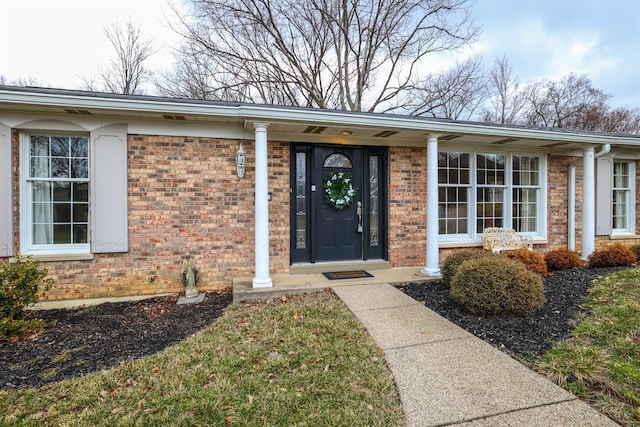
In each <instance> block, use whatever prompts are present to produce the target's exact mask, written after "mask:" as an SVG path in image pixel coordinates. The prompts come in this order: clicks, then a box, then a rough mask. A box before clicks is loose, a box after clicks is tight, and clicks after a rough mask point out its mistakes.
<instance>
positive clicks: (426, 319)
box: [332, 283, 618, 427]
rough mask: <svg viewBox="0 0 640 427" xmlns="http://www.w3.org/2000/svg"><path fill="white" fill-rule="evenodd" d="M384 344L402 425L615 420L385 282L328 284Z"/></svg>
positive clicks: (579, 423)
mask: <svg viewBox="0 0 640 427" xmlns="http://www.w3.org/2000/svg"><path fill="white" fill-rule="evenodd" d="M332 288H333V289H334V291H335V293H336V294H337V295H338V296H339V297H340V298H341V299H342V301H344V302H345V304H346V305H347V306H348V307H349V309H350V310H351V311H352V312H353V313H354V314H355V316H356V317H357V318H358V319H359V320H360V321H361V322H362V324H363V325H364V326H365V327H366V328H367V330H368V331H369V333H370V334H371V336H372V337H373V339H374V340H375V341H376V343H377V344H378V345H379V346H380V347H381V348H382V349H383V350H384V354H385V358H386V360H387V363H388V365H389V368H390V369H391V372H392V373H393V376H394V378H395V381H396V385H397V387H398V390H399V393H400V399H401V401H402V406H403V408H404V411H405V415H406V424H407V426H421V427H423V426H448V425H461V426H541V427H542V426H544V427H548V426H580V427H584V426H617V425H618V424H616V423H615V422H613V421H611V420H610V419H609V418H607V417H605V416H604V415H602V414H600V413H599V412H597V411H596V410H594V409H592V408H591V407H589V406H588V405H587V404H585V403H583V402H582V401H580V400H578V399H577V398H576V397H575V396H573V395H572V394H570V393H568V392H566V391H564V390H563V389H562V388H560V387H558V386H556V385H555V384H553V383H552V382H550V381H549V380H547V379H545V378H543V377H542V376H540V375H538V374H536V373H535V372H533V371H531V370H530V369H528V368H527V367H525V366H524V365H522V364H520V363H519V362H517V361H515V360H514V359H512V358H511V357H509V356H507V355H506V354H504V353H502V352H501V351H499V350H497V349H495V348H494V347H492V346H491V345H489V344H487V343H485V342H484V341H482V340H481V339H479V338H476V337H475V336H473V335H472V334H470V333H468V332H466V331H465V330H464V329H462V328H460V327H458V326H456V325H454V324H453V323H451V322H449V321H448V320H446V319H444V318H443V317H441V316H439V315H437V314H436V313H434V312H433V311H431V310H429V309H428V308H426V307H425V306H424V305H422V304H420V303H419V302H417V301H415V300H414V299H413V298H411V297H409V296H407V295H405V294H404V293H402V292H401V291H399V290H397V289H396V288H394V287H392V286H391V285H388V284H380V283H378V284H370V283H367V284H352V283H351V284H344V285H341V284H335V283H334V284H332Z"/></svg>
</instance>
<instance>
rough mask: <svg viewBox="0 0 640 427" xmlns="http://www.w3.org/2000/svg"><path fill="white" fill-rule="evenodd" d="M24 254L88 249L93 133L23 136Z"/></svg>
mask: <svg viewBox="0 0 640 427" xmlns="http://www.w3.org/2000/svg"><path fill="white" fill-rule="evenodd" d="M22 153H23V154H24V155H23V156H22V158H23V159H24V162H23V163H22V168H21V170H22V176H23V184H24V187H23V191H24V194H23V196H22V202H23V204H24V205H23V212H24V214H25V215H24V216H23V217H22V218H23V220H22V232H21V251H22V252H23V253H24V254H33V255H40V254H73V253H89V251H90V247H89V241H90V234H89V224H90V221H89V219H90V218H89V210H90V209H89V187H90V182H89V176H90V175H89V167H90V164H89V138H88V136H82V135H45V134H25V135H24V136H23V138H22Z"/></svg>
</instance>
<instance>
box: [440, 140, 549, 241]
mask: <svg viewBox="0 0 640 427" xmlns="http://www.w3.org/2000/svg"><path fill="white" fill-rule="evenodd" d="M544 164H545V162H544V156H539V155H524V154H513V153H485V152H479V151H476V152H469V153H461V152H440V153H438V190H439V191H438V210H439V233H440V240H441V241H443V242H452V243H453V242H456V243H457V242H459V243H464V242H465V241H466V242H477V241H479V240H480V239H481V235H482V233H483V231H484V229H485V228H487V227H509V228H513V229H514V230H516V231H517V232H519V233H525V234H527V235H531V236H534V237H540V238H544V237H545V229H546V226H545V224H546V212H545V209H546V205H545V203H544V197H546V196H545V194H544V191H545V189H544V182H543V180H544V172H543V168H544Z"/></svg>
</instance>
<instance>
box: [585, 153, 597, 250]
mask: <svg viewBox="0 0 640 427" xmlns="http://www.w3.org/2000/svg"><path fill="white" fill-rule="evenodd" d="M595 194H596V180H595V154H594V149H593V148H591V147H590V148H585V149H584V151H583V157H582V259H587V257H588V256H589V255H591V253H592V252H593V251H594V249H595V246H596V220H595V217H596V209H595V208H596V202H595V200H596V199H595Z"/></svg>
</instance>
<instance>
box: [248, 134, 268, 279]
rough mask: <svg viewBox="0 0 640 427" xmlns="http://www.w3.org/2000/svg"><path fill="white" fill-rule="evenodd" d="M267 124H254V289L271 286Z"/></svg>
mask: <svg viewBox="0 0 640 427" xmlns="http://www.w3.org/2000/svg"><path fill="white" fill-rule="evenodd" d="M268 126H269V124H268V123H254V124H253V127H254V128H255V143H256V166H255V169H256V176H255V200H256V201H255V209H256V211H255V227H256V236H255V261H256V275H255V277H254V278H253V287H254V288H270V287H272V286H273V283H272V281H271V277H269V183H268V179H269V174H268V171H267V165H268V160H267V127H268Z"/></svg>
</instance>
